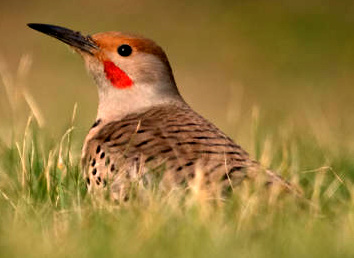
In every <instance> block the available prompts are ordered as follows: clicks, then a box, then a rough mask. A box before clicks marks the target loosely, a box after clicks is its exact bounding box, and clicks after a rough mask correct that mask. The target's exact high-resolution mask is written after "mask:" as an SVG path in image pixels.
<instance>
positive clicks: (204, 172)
mask: <svg viewBox="0 0 354 258" xmlns="http://www.w3.org/2000/svg"><path fill="white" fill-rule="evenodd" d="M28 26H29V27H30V28H32V29H34V30H37V31H39V32H42V33H44V34H47V35H49V36H51V37H54V38H56V39H58V40H60V41H62V42H64V43H66V44H67V45H69V46H70V47H72V48H73V49H74V50H75V51H76V52H78V53H79V54H80V55H81V56H82V58H83V60H84V63H85V66H86V68H87V70H88V72H89V74H90V75H91V76H92V77H93V79H94V81H95V82H96V85H97V88H98V97H99V104H98V111H97V118H96V121H95V123H94V124H93V126H92V128H91V129H90V130H89V132H88V134H87V136H86V138H85V141H84V144H83V148H82V158H81V164H82V171H83V177H84V180H85V181H86V185H87V188H88V189H89V191H90V192H99V191H103V189H109V193H110V196H111V197H112V198H113V199H115V200H119V199H122V198H123V199H128V197H127V193H128V192H129V190H128V189H129V187H130V186H131V183H132V182H133V181H134V180H142V181H144V180H145V181H147V182H150V181H151V180H155V179H156V180H157V179H158V180H160V181H159V187H161V188H162V189H173V187H179V186H183V185H187V186H188V185H189V184H190V182H192V181H193V180H196V178H197V177H198V178H199V180H201V182H202V184H203V186H204V187H205V188H206V189H208V188H210V189H212V188H213V187H215V186H218V187H217V188H218V189H222V190H221V191H224V189H226V190H225V191H228V190H227V189H234V187H235V186H237V185H239V184H241V183H242V182H243V181H245V180H246V179H251V180H253V179H254V178H257V177H265V178H266V182H267V183H271V184H274V182H278V183H279V182H280V185H282V186H284V188H291V186H290V184H289V183H288V182H287V181H286V180H284V179H283V178H282V177H280V176H279V175H278V174H276V173H274V172H273V171H271V170H269V169H265V168H263V167H262V166H261V165H260V164H259V163H258V162H257V161H255V160H253V159H252V158H250V155H249V154H248V153H247V152H246V151H245V150H244V149H243V148H242V147H241V146H239V145H238V144H236V143H235V142H234V141H233V140H232V139H231V138H230V137H228V136H227V135H226V134H225V133H223V132H222V131H221V130H220V129H219V128H217V127H216V126H215V125H214V124H213V123H211V122H209V121H208V120H207V119H205V118H204V117H202V116H201V115H200V114H198V113H197V112H195V111H194V110H193V109H192V108H191V107H190V106H189V105H188V104H187V103H186V101H185V100H184V99H183V97H182V96H181V94H180V92H179V89H178V88H177V85H176V81H175V78H174V76H173V72H172V68H171V65H170V63H169V61H168V58H167V55H166V54H165V52H164V50H163V49H162V48H161V47H160V46H159V45H157V44H156V43H155V42H154V41H152V40H150V39H148V38H145V37H143V36H140V35H136V34H131V33H123V32H115V31H110V32H103V33H97V34H93V35H87V36H85V35H83V34H82V33H80V32H78V31H73V30H71V29H68V28H64V27H61V26H55V25H49V24H41V23H29V24H28ZM149 180H150V181H149Z"/></svg>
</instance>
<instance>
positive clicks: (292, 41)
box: [0, 0, 354, 153]
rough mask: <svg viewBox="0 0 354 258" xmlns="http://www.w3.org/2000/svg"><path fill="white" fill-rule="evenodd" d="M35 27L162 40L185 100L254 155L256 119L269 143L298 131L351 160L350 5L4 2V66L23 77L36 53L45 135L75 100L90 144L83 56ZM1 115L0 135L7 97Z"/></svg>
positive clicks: (93, 100) (0, 7)
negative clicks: (25, 62)
mask: <svg viewBox="0 0 354 258" xmlns="http://www.w3.org/2000/svg"><path fill="white" fill-rule="evenodd" d="M29 22H38V23H49V24H55V25H61V26H65V27H69V28H71V29H74V30H79V31H81V32H82V33H84V34H93V33H96V32H102V31H110V30H117V31H128V32H134V33H139V34H142V35H145V36H146V37H149V38H151V39H153V40H155V41H156V42H158V44H160V45H161V46H162V47H163V48H164V49H165V51H166V52H167V55H168V57H169V59H170V62H171V64H172V67H173V70H174V74H175V77H176V81H177V85H178V87H179V88H180V91H181V92H182V94H183V96H184V97H185V99H186V100H187V102H188V103H189V104H190V105H191V106H192V107H193V108H195V109H196V110H197V111H199V112H200V113H201V114H202V115H204V116H205V117H207V118H208V119H210V120H211V121H213V122H215V123H216V124H217V125H218V126H219V127H221V128H222V129H223V130H224V131H225V132H226V133H228V134H229V135H230V136H232V137H233V138H235V139H236V140H237V141H238V142H240V143H241V144H242V145H244V146H245V148H246V149H248V150H250V151H251V152H252V142H251V132H250V131H251V125H252V119H254V114H255V113H257V112H255V110H256V111H257V110H258V112H259V124H260V126H261V127H260V128H261V132H262V133H264V134H265V135H266V134H269V135H271V136H272V137H273V138H275V139H277V138H278V137H281V135H282V132H283V131H287V132H288V134H289V132H290V134H291V131H294V130H295V131H296V132H297V135H300V137H302V136H301V135H303V137H306V135H312V136H314V138H315V139H313V143H314V144H318V145H321V146H322V147H323V146H327V147H328V148H327V149H329V151H331V150H332V149H334V150H336V153H338V152H337V151H338V150H345V152H346V153H353V152H354V151H353V147H354V145H353V144H352V142H353V140H354V132H353V130H352V128H353V126H354V104H353V99H354V90H353V84H354V73H353V71H354V51H353V49H354V2H353V1H320V0H311V1H304V0H300V1H292V0H285V1H278V0H251V1H208V0H207V1H205V0H204V1H183V0H182V1H146V0H140V1H138V0H133V1H109V0H101V1H92V0H73V1H44V0H29V1H19V0H12V1H1V2H0V35H1V40H0V58H1V60H2V62H3V63H5V64H6V66H7V68H8V70H9V71H10V73H11V74H15V73H16V69H17V67H18V63H19V60H20V58H21V56H23V55H24V54H30V56H31V58H32V66H31V70H30V72H29V75H28V76H27V77H26V79H25V80H24V86H23V87H25V88H26V89H27V90H28V92H30V93H31V94H32V95H33V97H34V100H35V101H36V103H37V105H38V107H39V109H40V110H41V112H42V115H43V118H44V120H45V127H46V128H48V131H49V132H50V133H51V134H53V135H59V134H61V133H62V132H63V131H64V129H65V128H66V126H67V124H68V121H70V117H71V113H72V110H73V106H74V103H76V102H77V103H78V115H77V122H76V125H77V132H79V135H82V136H83V135H84V134H85V133H86V132H87V130H88V128H89V126H90V125H91V124H92V123H93V121H94V119H95V115H96V106H97V92H96V88H95V85H94V83H93V81H92V80H91V78H90V77H89V76H88V75H87V73H86V72H85V69H84V66H83V63H82V60H80V59H81V58H80V57H79V56H78V55H76V54H73V53H72V51H68V47H67V46H65V45H64V44H62V43H61V42H58V41H57V40H55V39H52V38H49V37H47V36H45V35H42V34H40V33H38V32H35V31H33V30H31V29H29V28H27V26H26V23H29ZM0 94H1V95H4V88H3V87H0ZM19 110H20V111H18V113H19V114H20V115H18V116H20V117H19V118H18V120H19V121H26V119H24V118H25V117H27V116H28V114H29V112H28V108H26V107H25V105H23V107H20V108H19ZM252 114H253V116H252ZM22 115H23V118H21V116H22ZM252 117H253V118H252ZM0 118H1V119H2V121H3V127H2V128H4V126H7V125H8V121H10V120H11V114H10V113H9V103H8V102H7V100H6V98H1V102H0ZM5 128H6V127H5ZM2 130H4V129H2ZM5 138H6V137H5ZM339 153H340V152H339Z"/></svg>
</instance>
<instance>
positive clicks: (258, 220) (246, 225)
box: [0, 57, 354, 257]
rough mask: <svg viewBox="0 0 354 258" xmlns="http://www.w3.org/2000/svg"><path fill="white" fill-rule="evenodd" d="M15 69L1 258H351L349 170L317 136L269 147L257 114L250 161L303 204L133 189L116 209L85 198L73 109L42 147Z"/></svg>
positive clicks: (0, 202)
mask: <svg viewBox="0 0 354 258" xmlns="http://www.w3.org/2000/svg"><path fill="white" fill-rule="evenodd" d="M20 63H21V64H20V66H19V67H20V68H19V72H18V74H17V75H16V76H13V77H11V75H10V74H9V73H8V72H7V71H6V69H5V68H6V65H5V64H2V66H1V68H2V69H1V73H0V75H1V79H2V81H3V85H4V86H5V87H6V90H7V92H8V94H7V99H6V100H5V98H4V99H3V101H8V102H9V103H10V104H11V105H10V107H11V113H12V117H13V119H12V121H11V123H10V124H11V126H9V128H12V129H10V130H9V131H11V135H12V136H11V137H8V138H7V139H6V141H5V140H4V141H2V142H1V143H0V216H1V218H0V256H2V257H24V256H25V257H97V256H101V257H104V256H107V257H132V256H133V257H227V256H228V257H229V256H231V257H353V255H354V247H353V245H352V243H353V241H354V213H353V211H354V206H353V204H354V185H353V183H352V179H351V178H350V176H347V177H346V178H345V177H344V176H343V175H344V174H349V173H348V171H352V170H353V169H354V162H353V159H352V158H351V157H348V156H349V155H341V153H340V152H339V151H336V152H333V151H330V150H331V148H330V147H328V145H326V144H323V145H321V144H315V143H314V142H318V141H315V140H314V139H318V135H315V134H310V133H308V134H307V135H305V136H304V135H302V133H301V131H300V130H298V131H297V130H296V129H295V130H293V132H284V134H283V136H282V137H281V138H280V139H274V138H271V137H267V136H266V135H264V134H263V133H262V131H261V130H260V127H261V125H260V123H261V122H260V121H259V120H260V119H259V116H260V115H259V112H258V111H257V109H254V112H253V138H254V139H253V141H254V143H253V145H254V153H255V154H256V156H257V158H258V159H259V160H261V161H262V163H263V164H266V165H269V166H271V167H273V168H274V169H276V170H277V171H278V172H279V173H280V174H282V175H284V176H285V177H287V178H289V179H290V180H291V181H293V182H295V183H297V184H299V185H300V186H301V187H302V188H303V190H304V193H305V198H306V199H308V200H309V202H304V201H303V200H300V199H297V198H294V197H292V196H291V195H286V194H285V195H284V194H279V192H276V191H270V192H269V191H267V190H266V189H265V188H264V187H251V185H248V184H247V183H245V184H244V185H242V186H241V187H239V188H236V189H235V193H234V194H233V195H232V196H231V197H230V198H228V199H221V198H219V199H213V200H209V199H207V198H205V195H204V193H203V191H202V190H201V189H199V188H198V187H197V186H195V187H190V189H189V190H188V191H186V190H185V189H175V190H173V191H172V192H169V193H166V192H162V191H160V190H159V189H158V188H155V187H144V186H138V187H137V189H136V195H135V197H134V198H132V199H130V200H129V201H128V202H126V203H123V204H120V205H118V204H114V203H111V202H109V201H106V200H102V199H98V198H95V197H94V196H91V195H88V194H87V192H86V188H85V184H84V182H83V179H82V177H81V174H80V168H79V163H80V158H79V157H80V150H79V149H80V145H81V140H82V136H80V135H79V134H77V133H76V129H75V116H76V106H75V108H74V112H73V116H72V118H71V119H68V120H69V122H68V124H69V126H68V129H67V130H66V131H64V133H63V136H62V138H60V139H57V138H52V137H49V136H48V134H47V132H46V127H45V126H44V123H45V121H44V119H43V116H42V115H41V113H40V110H39V109H38V108H37V106H36V103H35V100H34V99H33V98H32V97H31V95H30V94H29V92H27V91H26V90H25V89H23V88H20V87H19V86H18V84H19V83H20V82H21V80H22V79H23V77H25V76H26V73H27V72H28V70H29V66H30V63H31V62H30V58H29V57H24V58H23V59H22V61H21V62H20ZM21 78H22V79H21ZM15 89H18V91H17V92H16V94H15V92H13V91H14V90H15ZM14 96H17V97H16V98H15V97H14ZM26 105H27V106H28V108H27V111H29V113H30V115H29V118H28V119H27V122H26V123H25V126H20V125H21V123H23V121H22V120H21V116H20V114H19V113H18V112H19V110H23V109H20V108H19V107H20V106H26ZM21 112H23V111H21ZM18 117H20V118H18ZM17 118H18V119H17ZM318 122H319V123H320V122H321V121H320V120H319V121H318ZM326 142H327V141H326ZM304 164H305V165H307V167H310V166H313V167H315V169H311V170H304V169H302V168H303V167H306V166H304ZM313 164H316V165H317V166H314V165H313Z"/></svg>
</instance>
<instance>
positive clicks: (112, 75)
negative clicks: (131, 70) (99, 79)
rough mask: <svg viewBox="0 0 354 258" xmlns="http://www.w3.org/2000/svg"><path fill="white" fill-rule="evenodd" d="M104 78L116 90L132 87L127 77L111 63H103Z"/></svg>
mask: <svg viewBox="0 0 354 258" xmlns="http://www.w3.org/2000/svg"><path fill="white" fill-rule="evenodd" d="M103 66H104V72H105V74H106V78H107V79H108V80H110V81H111V83H112V85H113V86H114V87H116V88H118V89H126V88H129V87H131V86H132V85H133V81H132V80H131V79H130V78H129V76H128V75H127V74H126V73H125V72H123V71H122V70H121V69H119V67H117V66H116V65H115V64H114V63H113V62H111V61H103Z"/></svg>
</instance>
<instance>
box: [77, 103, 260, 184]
mask: <svg viewBox="0 0 354 258" xmlns="http://www.w3.org/2000/svg"><path fill="white" fill-rule="evenodd" d="M95 130H96V132H95V133H94V134H91V136H89V137H88V138H87V139H86V143H85V146H84V149H83V167H84V171H85V173H86V176H87V183H88V185H89V187H90V188H92V187H94V188H97V187H104V186H106V185H107V183H108V182H111V183H112V187H113V188H115V187H116V188H117V189H118V188H120V187H121V185H122V184H123V185H124V183H123V182H125V181H129V180H132V178H138V177H139V176H141V175H143V174H145V173H147V172H150V173H155V174H157V175H158V176H161V177H162V181H163V182H164V183H165V184H166V185H171V184H172V185H173V184H181V183H185V182H188V181H189V180H191V179H193V178H194V177H195V175H196V171H201V173H203V181H204V183H205V184H206V185H208V184H215V183H218V184H222V185H226V186H232V185H235V184H237V183H239V182H240V181H242V179H243V178H244V177H246V176H247V171H246V170H247V168H254V167H257V166H258V164H257V163H256V162H253V161H252V160H250V159H249V155H248V154H247V153H246V152H245V151H244V150H243V149H242V148H241V147H240V146H239V145H237V144H235V143H234V142H233V141H232V140H231V139H230V138H229V137H227V136H226V135H225V134H224V133H223V132H221V131H220V130H219V129H218V128H216V127H215V126H214V125H213V124H212V123H210V122H209V121H207V120H206V119H204V118H203V117H201V116H200V115H199V114H197V113H195V112H194V111H193V110H192V109H190V108H189V107H188V106H187V105H163V106H158V107H154V108H151V109H149V110H147V111H145V112H142V113H136V114H131V115H128V116H126V117H124V118H123V119H121V120H119V121H118V120H117V121H112V122H109V123H107V124H104V125H101V126H100V127H99V128H97V129H95Z"/></svg>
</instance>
